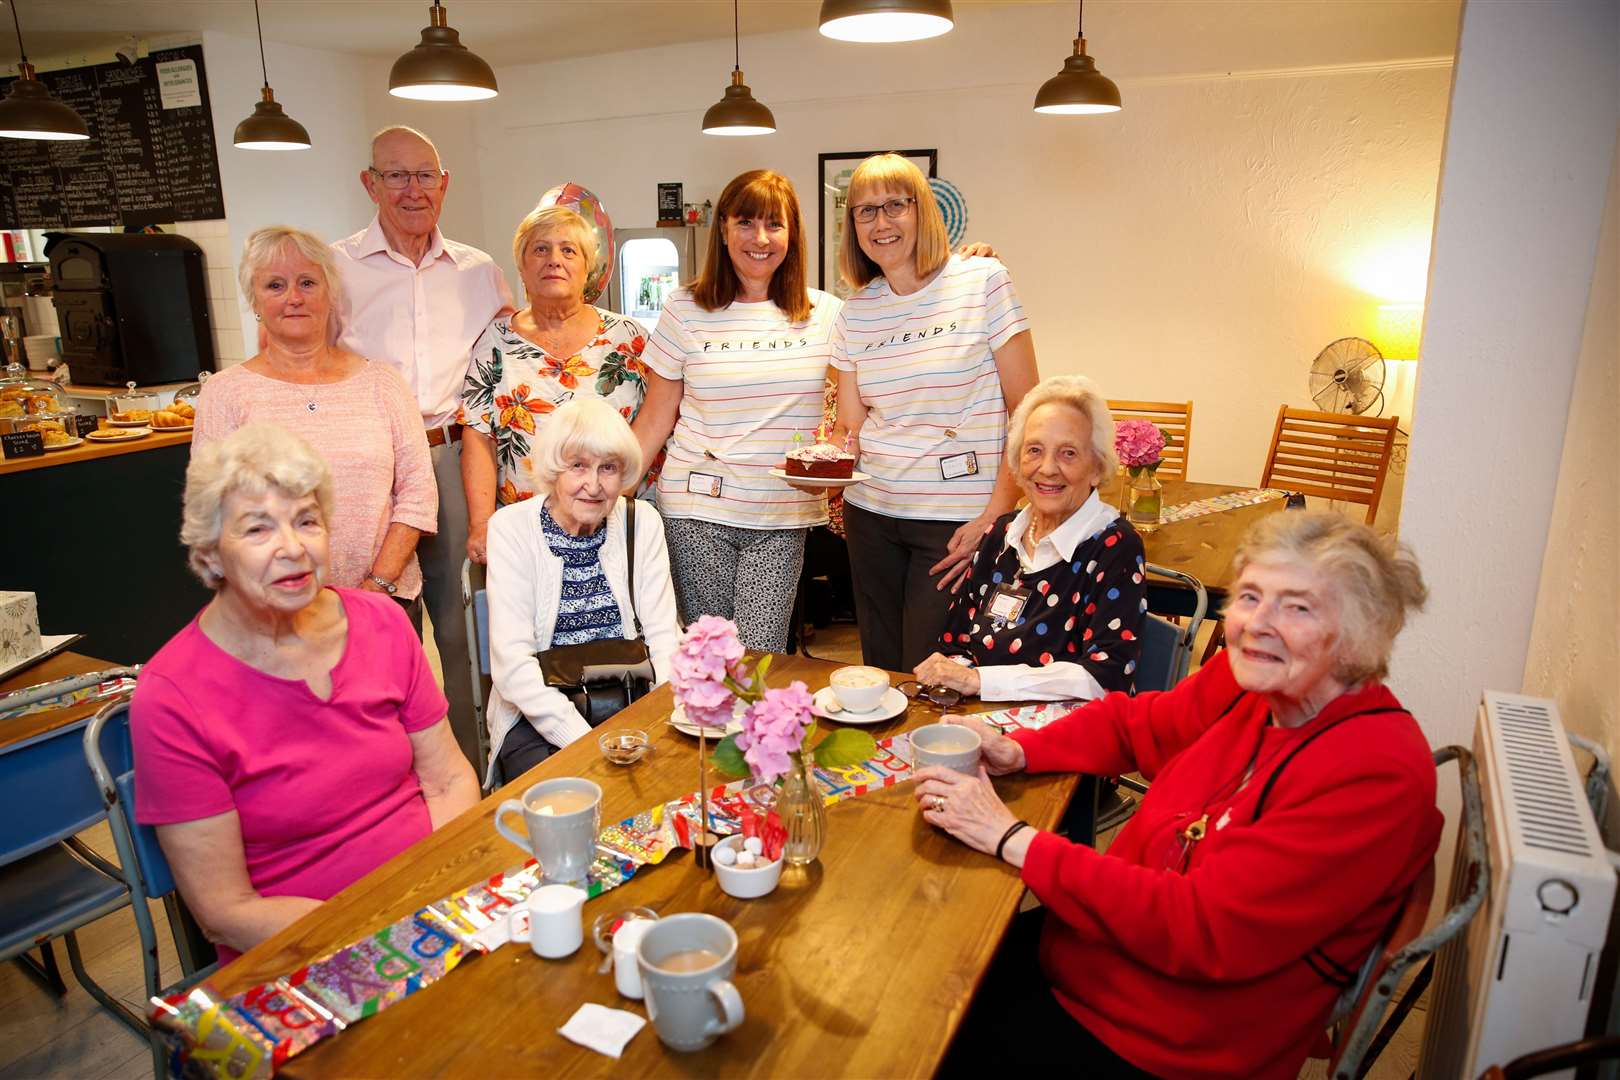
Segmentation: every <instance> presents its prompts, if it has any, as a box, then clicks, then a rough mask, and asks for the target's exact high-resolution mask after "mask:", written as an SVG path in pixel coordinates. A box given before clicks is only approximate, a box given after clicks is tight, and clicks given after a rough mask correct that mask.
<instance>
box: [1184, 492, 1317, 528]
mask: <svg viewBox="0 0 1620 1080" xmlns="http://www.w3.org/2000/svg"><path fill="white" fill-rule="evenodd" d="M1286 498H1288V492H1286V491H1279V490H1277V489H1276V488H1250V489H1249V490H1247V491H1229V492H1227V493H1226V494H1225V495H1211V496H1210V497H1209V498H1207V499H1196V500H1194V501H1193V502H1185V503H1177V504H1176V505H1174V506H1167V507H1165V508H1164V513H1163V514H1161V515H1160V516H1159V521H1160V523H1161V524H1164V525H1169V524H1170V523H1171V522H1175V521H1186V520H1187V519H1188V518H1195V517H1202V516H1203V515H1205V514H1218V513H1220V512H1221V511H1222V510H1240V509H1242V508H1243V507H1245V506H1259V505H1260V504H1261V503H1268V502H1271V501H1272V500H1274V499H1286Z"/></svg>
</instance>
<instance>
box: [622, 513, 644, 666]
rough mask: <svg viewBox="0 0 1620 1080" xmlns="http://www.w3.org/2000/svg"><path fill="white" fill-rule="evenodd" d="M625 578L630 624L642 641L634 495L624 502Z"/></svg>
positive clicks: (637, 637) (638, 638) (637, 638)
mask: <svg viewBox="0 0 1620 1080" xmlns="http://www.w3.org/2000/svg"><path fill="white" fill-rule="evenodd" d="M624 577H625V586H626V588H627V589H628V590H629V593H630V622H631V624H632V625H633V626H635V628H636V640H637V641H640V640H641V638H642V635H641V616H640V615H637V614H636V499H635V496H633V495H632V496H630V497H629V498H627V499H625V500H624Z"/></svg>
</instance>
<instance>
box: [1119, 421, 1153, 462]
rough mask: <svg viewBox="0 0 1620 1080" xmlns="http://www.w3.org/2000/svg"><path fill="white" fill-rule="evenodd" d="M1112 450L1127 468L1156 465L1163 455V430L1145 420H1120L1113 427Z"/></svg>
mask: <svg viewBox="0 0 1620 1080" xmlns="http://www.w3.org/2000/svg"><path fill="white" fill-rule="evenodd" d="M1114 450H1115V452H1116V453H1118V454H1119V463H1120V464H1121V465H1124V466H1125V467H1126V468H1128V469H1139V468H1141V467H1143V466H1144V465H1157V464H1158V463H1159V460H1160V459H1161V458H1162V457H1163V456H1164V432H1163V431H1161V430H1160V429H1159V428H1157V427H1155V426H1154V425H1153V424H1152V423H1150V422H1148V421H1146V420H1121V421H1120V422H1119V423H1118V424H1117V425H1115V427H1114Z"/></svg>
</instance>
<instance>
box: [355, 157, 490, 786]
mask: <svg viewBox="0 0 1620 1080" xmlns="http://www.w3.org/2000/svg"><path fill="white" fill-rule="evenodd" d="M360 183H361V184H362V185H363V186H364V187H365V189H366V194H367V195H369V196H370V197H371V201H372V202H373V203H375V204H376V205H377V215H376V216H375V217H374V218H372V219H371V224H370V225H368V226H367V227H366V228H365V229H363V230H361V231H360V232H357V233H355V234H354V235H353V236H350V237H347V238H345V239H343V240H339V241H338V242H337V243H335V244H333V245H332V248H333V251H334V252H335V254H336V256H337V265H338V273H339V275H340V276H341V277H342V280H343V292H344V296H345V303H344V310H343V319H342V331H341V337H340V339H339V343H340V344H341V345H342V347H343V348H345V349H347V350H349V351H350V352H353V353H355V354H357V355H359V356H365V357H368V358H370V359H373V360H380V361H383V362H385V363H388V364H391V365H393V366H394V367H396V368H398V369H399V371H400V373H401V374H402V375H404V377H405V381H406V383H407V384H408V385H409V386H410V388H411V390H412V391H413V392H414V393H415V395H416V400H417V406H418V407H419V408H420V409H421V413H422V425H423V428H424V429H425V431H426V434H427V441H428V446H429V448H430V453H431V455H432V457H433V473H434V477H435V479H436V480H437V483H438V488H439V520H438V533H437V534H436V535H425V534H424V535H423V536H422V539H421V542H420V544H419V545H418V547H417V554H418V557H419V559H420V562H421V566H422V579H423V584H422V598H423V599H424V600H425V601H426V604H427V610H428V617H429V618H430V619H431V620H432V621H433V636H434V640H435V641H436V642H437V644H438V647H439V658H440V661H441V668H442V669H443V672H444V684H445V685H444V689H445V696H446V697H448V698H449V699H450V726H451V729H452V730H453V731H454V732H455V736H456V741H457V742H458V743H459V744H460V745H461V749H462V751H463V752H464V753H465V754H466V755H467V758H468V760H470V761H475V762H476V761H478V733H477V726H476V723H475V721H474V718H473V714H472V686H471V683H470V681H469V680H470V673H469V670H468V667H467V664H466V662H465V659H464V658H465V657H466V655H467V641H466V631H465V629H464V628H463V622H462V613H461V562H462V559H463V558H465V556H466V546H467V500H466V498H465V497H464V496H463V494H462V487H461V462H460V441H461V427H460V425H459V424H457V423H456V415H457V409H458V407H459V405H460V403H461V386H462V382H463V380H464V379H465V378H466V375H467V367H468V365H469V363H470V362H471V355H470V353H471V349H472V346H473V343H474V342H475V341H477V340H478V336H479V335H480V334H482V333H483V332H484V328H485V327H486V326H488V325H489V321H490V320H491V319H492V318H494V317H495V316H496V315H497V314H498V313H499V312H501V311H502V310H503V309H505V310H507V311H510V310H511V309H512V291H511V289H510V288H508V287H507V284H506V278H505V275H503V274H502V273H501V270H500V267H499V266H497V265H496V264H495V261H494V260H493V259H491V258H490V257H489V256H488V255H487V254H485V253H484V252H482V251H480V250H478V249H477V248H475V247H470V246H468V245H466V244H458V243H456V242H455V241H454V240H448V239H446V238H445V237H444V235H443V234H442V233H441V232H439V214H440V212H441V211H442V210H443V209H444V197H445V195H446V194H447V193H448V192H449V190H450V174H449V173H448V172H447V171H445V169H444V168H443V166H442V165H441V164H440V161H439V152H438V150H437V149H435V148H434V146H433V143H432V142H431V141H430V140H429V139H428V138H427V136H425V135H423V134H422V133H421V132H419V131H416V130H414V129H412V128H408V127H388V128H384V129H383V130H382V131H380V132H378V133H377V135H376V136H375V137H374V138H373V139H372V140H371V164H370V165H369V166H368V167H367V168H366V169H364V170H363V171H362V172H361V173H360ZM479 764H480V765H482V762H479Z"/></svg>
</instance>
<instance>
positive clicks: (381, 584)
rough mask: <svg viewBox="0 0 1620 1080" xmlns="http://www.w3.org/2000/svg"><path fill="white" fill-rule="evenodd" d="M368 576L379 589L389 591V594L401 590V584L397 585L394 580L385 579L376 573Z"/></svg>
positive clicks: (391, 594)
mask: <svg viewBox="0 0 1620 1080" xmlns="http://www.w3.org/2000/svg"><path fill="white" fill-rule="evenodd" d="M368 576H369V577H370V578H371V580H372V583H373V584H375V585H376V586H377V587H378V588H379V589H381V590H382V591H383V592H385V593H387V594H388V595H389V596H393V595H394V594H395V593H397V592H399V586H398V585H395V584H394V583H393V582H392V581H384V580H383V579H382V578H380V577H378V576H377V575H376V574H370V575H368Z"/></svg>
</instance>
